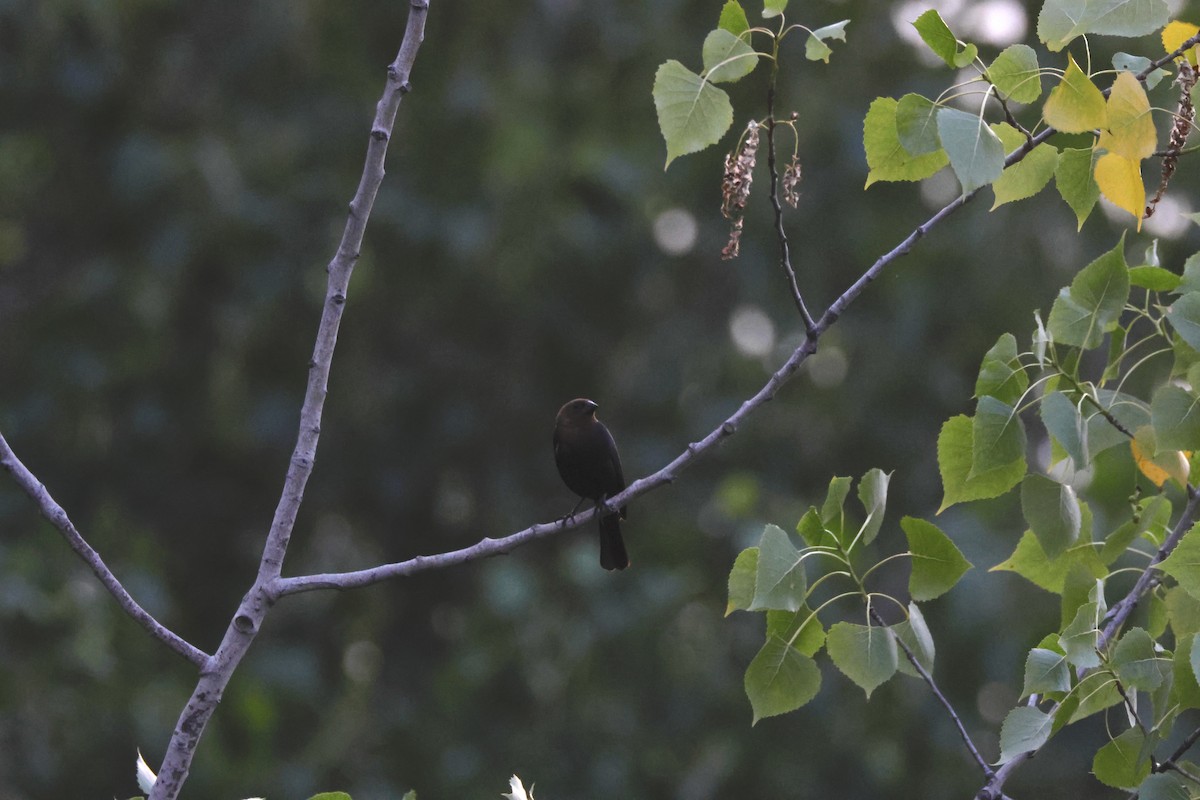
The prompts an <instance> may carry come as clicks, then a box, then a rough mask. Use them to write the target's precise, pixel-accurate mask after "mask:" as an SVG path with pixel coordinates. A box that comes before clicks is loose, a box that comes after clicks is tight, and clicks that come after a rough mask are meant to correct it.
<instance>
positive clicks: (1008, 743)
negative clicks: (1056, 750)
mask: <svg viewBox="0 0 1200 800" xmlns="http://www.w3.org/2000/svg"><path fill="white" fill-rule="evenodd" d="M1053 723H1054V719H1053V718H1052V717H1051V716H1050V715H1049V714H1047V713H1046V712H1044V711H1040V710H1039V709H1036V708H1033V707H1032V706H1017V707H1016V708H1014V709H1013V710H1012V711H1010V712H1008V716H1007V717H1005V718H1004V724H1003V725H1001V726H1000V763H1001V764H1006V763H1008V762H1009V761H1012V760H1013V759H1014V758H1016V757H1017V756H1019V755H1021V754H1022V753H1028V752H1030V751H1031V750H1037V749H1038V748H1039V747H1041V746H1042V745H1044V744H1045V743H1046V741H1047V740H1048V739H1049V738H1050V728H1051V725H1052V724H1053Z"/></svg>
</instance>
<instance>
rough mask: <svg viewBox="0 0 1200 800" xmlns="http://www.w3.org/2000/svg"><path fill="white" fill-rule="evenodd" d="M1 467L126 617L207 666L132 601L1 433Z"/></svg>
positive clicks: (203, 658)
mask: <svg viewBox="0 0 1200 800" xmlns="http://www.w3.org/2000/svg"><path fill="white" fill-rule="evenodd" d="M0 466H3V467H4V468H5V469H6V470H8V472H9V473H11V474H12V476H13V479H14V480H15V481H16V482H17V485H18V486H20V487H21V489H22V490H23V491H24V492H25V494H27V495H29V497H30V498H31V499H32V500H33V502H34V503H36V504H37V507H38V510H40V511H41V512H42V516H43V517H45V518H46V519H47V520H49V522H50V524H51V525H53V526H54V527H55V528H58V531H59V533H61V534H62V535H63V538H64V539H66V540H67V544H68V545H70V547H71V549H72V550H74V551H75V553H76V554H77V555H78V556H79V557H80V558H82V559H83V560H84V563H86V564H87V565H88V566H89V567H91V569H92V572H94V573H95V574H96V577H97V578H99V579H100V583H102V584H104V588H105V589H108V593H109V594H111V595H112V596H113V597H114V598H116V600H117V605H119V606H120V607H121V609H122V610H123V611H124V612H125V613H126V614H128V615H129V616H131V617H133V619H134V620H136V621H137V623H138V624H139V625H141V626H142V627H143V628H145V629H146V630H147V631H149V632H150V635H151V636H153V637H154V638H155V639H158V640H159V641H160V642H162V643H163V644H165V645H166V646H167V647H169V648H171V649H172V650H174V651H175V652H176V653H178V654H179V655H181V656H183V657H184V658H186V659H187V660H188V661H190V662H192V663H193V664H195V665H196V666H197V667H203V666H204V665H205V664H206V663H208V659H209V655H208V653H205V652H204V651H202V650H200V649H199V648H197V647H195V646H193V645H192V644H191V643H190V642H188V641H187V640H185V639H183V638H182V637H181V636H179V635H178V634H176V633H175V632H173V631H172V630H170V629H169V628H167V627H166V626H165V625H163V624H162V623H161V622H159V621H158V620H156V619H155V618H154V616H153V615H152V614H151V613H150V612H149V611H147V610H146V609H144V608H142V607H141V606H140V605H139V604H138V601H136V600H134V599H133V597H132V596H131V595H130V594H129V592H128V591H126V590H125V587H124V586H123V585H122V584H121V581H120V580H118V579H117V576H116V575H114V574H113V573H112V570H110V569H109V568H108V565H107V564H105V563H104V559H102V558H101V557H100V554H99V553H97V552H96V550H95V549H94V548H93V547H92V546H91V545H90V544H88V543H87V540H85V539H84V538H83V536H82V535H81V534H80V533H79V530H78V529H77V528H76V527H75V524H74V523H72V522H71V518H70V517H68V516H67V512H66V511H65V510H64V509H63V507H62V506H60V505H59V504H58V503H57V502H55V500H54V498H53V497H51V496H50V492H49V491H47V490H46V487H45V485H43V484H42V482H41V481H39V480H38V479H37V478H36V477H34V475H33V473H32V472H30V471H29V470H28V469H27V468H26V467H25V465H24V464H22V463H21V460H20V459H19V458H17V455H16V453H14V452H13V451H12V448H11V447H9V446H8V442H7V441H6V440H5V439H4V435H3V434H0Z"/></svg>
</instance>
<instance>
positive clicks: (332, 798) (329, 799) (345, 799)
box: [308, 792, 350, 800]
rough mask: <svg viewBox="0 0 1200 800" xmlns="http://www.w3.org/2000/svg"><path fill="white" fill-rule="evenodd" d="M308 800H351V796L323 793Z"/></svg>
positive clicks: (340, 793)
mask: <svg viewBox="0 0 1200 800" xmlns="http://www.w3.org/2000/svg"><path fill="white" fill-rule="evenodd" d="M308 800H350V795H348V794H346V793H345V792H321V793H320V794H314V795H313V796H312V797H310V798H308Z"/></svg>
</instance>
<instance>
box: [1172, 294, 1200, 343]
mask: <svg viewBox="0 0 1200 800" xmlns="http://www.w3.org/2000/svg"><path fill="white" fill-rule="evenodd" d="M1167 321H1168V322H1170V323H1171V327H1173V328H1174V329H1175V332H1176V333H1178V334H1179V338H1180V339H1183V340H1184V341H1185V342H1187V343H1188V345H1190V346H1191V347H1192V349H1194V350H1200V292H1187V293H1186V294H1184V295H1183V296H1182V297H1180V298H1179V299H1178V300H1176V301H1175V302H1174V303H1172V304H1171V310H1170V311H1168V312H1167Z"/></svg>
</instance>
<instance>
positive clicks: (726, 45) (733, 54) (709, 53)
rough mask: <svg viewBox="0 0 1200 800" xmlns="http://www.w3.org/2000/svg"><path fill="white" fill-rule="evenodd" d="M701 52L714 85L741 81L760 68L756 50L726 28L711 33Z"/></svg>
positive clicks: (709, 78) (706, 70) (705, 67)
mask: <svg viewBox="0 0 1200 800" xmlns="http://www.w3.org/2000/svg"><path fill="white" fill-rule="evenodd" d="M700 52H701V57H702V58H703V59H704V71H705V72H706V73H707V77H708V80H709V81H711V82H712V83H732V82H734V81H739V80H741V79H742V78H744V77H746V76H747V75H749V74H750V73H751V72H753V71H754V68H755V67H756V66H758V54H757V53H756V52H754V48H753V47H751V46H750V45H749V44H747V43H746V42H745V40H743V39H741V38H740V37H738V36H736V35H734V34H732V33H730V32H729V31H727V30H725V29H724V28H717V29H716V30H714V31H710V32H709V34H708V36H706V37H704V45H703V46H702V47H701V50H700ZM721 133H724V131H721Z"/></svg>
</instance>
